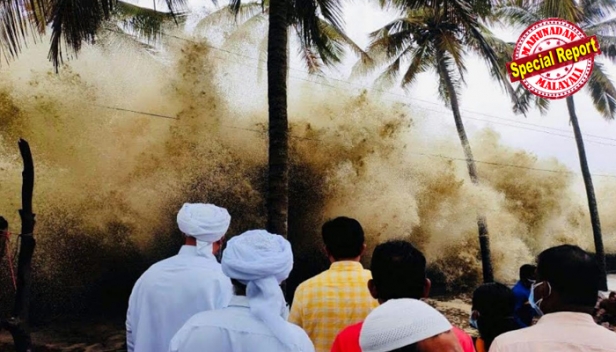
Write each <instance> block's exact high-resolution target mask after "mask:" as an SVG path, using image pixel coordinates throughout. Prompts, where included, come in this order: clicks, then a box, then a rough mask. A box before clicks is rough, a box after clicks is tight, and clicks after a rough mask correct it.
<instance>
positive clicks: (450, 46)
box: [435, 32, 466, 82]
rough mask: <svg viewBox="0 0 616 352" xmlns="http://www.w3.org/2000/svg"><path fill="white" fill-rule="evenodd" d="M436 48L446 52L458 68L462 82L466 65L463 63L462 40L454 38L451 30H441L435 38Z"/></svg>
mask: <svg viewBox="0 0 616 352" xmlns="http://www.w3.org/2000/svg"><path fill="white" fill-rule="evenodd" d="M435 46H436V50H439V51H442V52H444V53H448V54H449V56H450V57H451V59H452V60H453V62H454V63H455V65H456V67H457V69H458V75H459V76H460V80H461V81H462V82H464V73H465V72H466V66H465V65H464V60H463V56H464V54H465V53H466V52H465V50H464V47H463V45H462V42H461V41H460V40H458V38H456V37H455V36H454V35H453V33H451V32H442V33H441V34H440V35H438V36H437V38H436V40H435Z"/></svg>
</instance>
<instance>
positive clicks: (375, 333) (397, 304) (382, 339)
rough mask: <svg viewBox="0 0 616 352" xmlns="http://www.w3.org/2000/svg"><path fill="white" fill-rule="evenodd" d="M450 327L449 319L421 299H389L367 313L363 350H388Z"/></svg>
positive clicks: (445, 330)
mask: <svg viewBox="0 0 616 352" xmlns="http://www.w3.org/2000/svg"><path fill="white" fill-rule="evenodd" d="M451 328H452V327H451V324H450V323H449V321H447V318H445V317H444V316H443V315H442V314H441V313H439V312H438V311H437V310H436V309H434V308H432V307H431V306H429V305H428V304H426V303H424V302H422V301H419V300H416V299H410V298H403V299H390V300H389V301H387V302H385V303H383V304H382V305H380V306H379V307H377V308H375V309H374V310H373V311H372V312H371V313H370V314H368V317H367V318H366V320H365V321H364V324H363V326H362V328H361V333H360V335H359V344H360V345H361V350H362V351H363V352H388V351H392V350H395V349H398V348H402V347H404V346H408V345H412V344H414V343H417V342H419V341H423V340H425V339H428V338H430V337H433V336H436V335H439V334H442V333H444V332H447V331H449V330H451Z"/></svg>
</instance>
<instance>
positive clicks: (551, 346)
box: [490, 312, 616, 352]
mask: <svg viewBox="0 0 616 352" xmlns="http://www.w3.org/2000/svg"><path fill="white" fill-rule="evenodd" d="M539 351H541V352H543V351H546V352H547V351H550V352H551V351H555V352H556V351H557V352H569V351H575V352H581V351H585V352H615V351H616V334H615V333H614V332H612V331H609V330H607V329H606V328H604V327H602V326H599V325H597V324H596V323H595V322H594V320H593V318H592V316H591V315H590V314H585V313H572V312H560V313H551V314H547V315H545V316H543V317H541V319H539V321H538V322H537V324H536V325H534V326H531V327H529V328H525V329H521V330H516V331H512V332H509V333H506V334H503V335H501V336H499V337H497V338H496V339H495V340H494V342H493V343H492V346H491V347H490V352H539Z"/></svg>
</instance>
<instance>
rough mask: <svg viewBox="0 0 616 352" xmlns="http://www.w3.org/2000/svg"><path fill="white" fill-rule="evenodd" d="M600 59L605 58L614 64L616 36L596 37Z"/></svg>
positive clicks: (615, 60)
mask: <svg viewBox="0 0 616 352" xmlns="http://www.w3.org/2000/svg"><path fill="white" fill-rule="evenodd" d="M597 41H598V42H599V48H600V49H601V57H605V58H607V59H608V60H610V61H612V62H616V36H611V35H597Z"/></svg>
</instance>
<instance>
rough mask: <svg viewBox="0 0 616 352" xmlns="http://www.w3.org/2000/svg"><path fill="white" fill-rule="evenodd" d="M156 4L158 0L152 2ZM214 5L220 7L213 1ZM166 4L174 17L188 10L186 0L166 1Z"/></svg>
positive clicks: (215, 0)
mask: <svg viewBox="0 0 616 352" xmlns="http://www.w3.org/2000/svg"><path fill="white" fill-rule="evenodd" d="M152 1H153V2H154V3H155V4H156V1H158V0H152ZM212 2H213V3H214V5H218V3H217V0H212ZM165 4H167V8H168V9H169V13H170V14H171V15H172V16H175V15H176V14H183V13H186V11H187V10H188V7H187V3H186V0H165Z"/></svg>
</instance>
